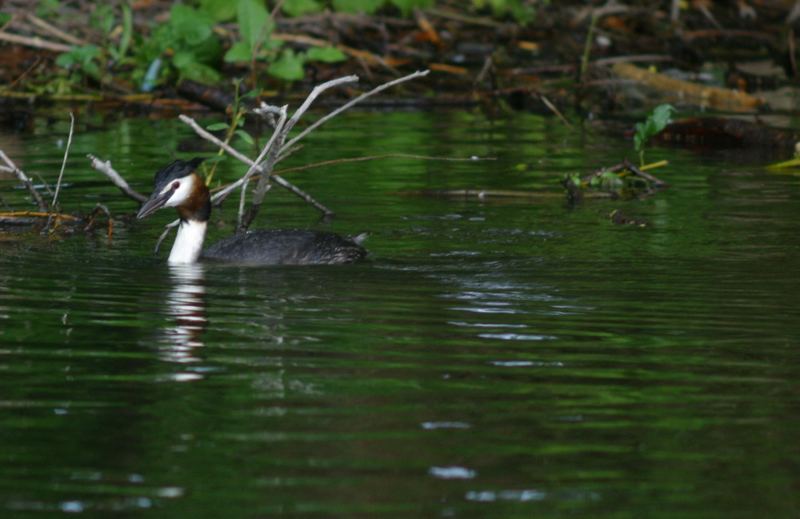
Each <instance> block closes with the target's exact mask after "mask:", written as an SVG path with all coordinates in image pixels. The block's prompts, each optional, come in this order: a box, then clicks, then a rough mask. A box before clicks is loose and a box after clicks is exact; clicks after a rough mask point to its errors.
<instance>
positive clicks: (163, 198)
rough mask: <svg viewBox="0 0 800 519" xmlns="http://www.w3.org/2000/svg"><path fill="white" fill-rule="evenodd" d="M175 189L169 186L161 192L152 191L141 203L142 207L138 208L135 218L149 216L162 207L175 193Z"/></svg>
mask: <svg viewBox="0 0 800 519" xmlns="http://www.w3.org/2000/svg"><path fill="white" fill-rule="evenodd" d="M175 189H176V188H174V187H171V188H170V189H169V190H167V191H164V192H163V193H159V192H158V191H156V192H155V193H153V194H152V195H151V196H150V198H148V199H147V201H146V202H145V203H144V204H142V208H141V209H139V212H138V213H137V214H136V218H138V219H140V220H141V219H142V218H145V217H147V216H150V215H151V214H153V213H155V212H156V211H158V210H159V209H161V208H162V207H164V204H166V203H167V200H169V199H170V197H171V196H172V194H173V193H175Z"/></svg>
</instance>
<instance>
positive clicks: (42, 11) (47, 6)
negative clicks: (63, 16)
mask: <svg viewBox="0 0 800 519" xmlns="http://www.w3.org/2000/svg"><path fill="white" fill-rule="evenodd" d="M60 4H61V2H60V1H59V0H39V2H37V5H36V15H37V16H38V17H39V18H49V17H50V16H51V15H53V16H54V15H57V14H58V8H59V7H60Z"/></svg>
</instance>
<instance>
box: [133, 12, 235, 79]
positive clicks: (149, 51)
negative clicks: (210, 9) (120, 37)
mask: <svg viewBox="0 0 800 519" xmlns="http://www.w3.org/2000/svg"><path fill="white" fill-rule="evenodd" d="M213 26H214V18H213V17H212V16H211V15H210V14H209V13H207V12H205V11H202V10H198V9H194V8H192V7H188V6H186V5H182V4H175V5H173V6H172V9H171V10H170V19H169V22H168V23H165V24H163V25H159V26H158V27H156V28H155V30H153V32H152V34H151V35H150V37H149V38H148V39H147V40H145V41H143V42H141V46H140V47H139V51H138V53H137V61H138V63H139V64H140V65H141V67H140V68H139V69H138V70H137V72H136V74H135V76H137V77H138V79H139V80H141V79H142V78H143V77H144V73H145V72H144V71H145V70H146V69H147V67H149V66H150V64H151V63H152V62H153V61H154V60H156V59H160V58H162V57H163V56H165V55H166V56H170V55H171V57H172V59H170V60H165V63H167V64H168V66H167V67H162V69H161V72H160V77H159V80H161V81H163V80H164V79H165V78H166V77H167V76H168V75H169V74H171V73H175V72H177V74H178V76H179V77H180V78H187V79H192V80H195V81H199V82H201V83H214V82H217V81H219V80H220V78H221V76H220V73H219V72H218V71H217V69H216V68H215V66H214V65H216V62H217V60H218V59H219V56H220V54H221V52H222V49H221V46H220V43H219V41H218V40H217V38H216V36H215V35H214V33H213V32H212V29H213Z"/></svg>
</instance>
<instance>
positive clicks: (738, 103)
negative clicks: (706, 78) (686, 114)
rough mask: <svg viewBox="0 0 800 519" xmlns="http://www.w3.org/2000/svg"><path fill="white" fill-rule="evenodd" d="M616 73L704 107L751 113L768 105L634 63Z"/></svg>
mask: <svg viewBox="0 0 800 519" xmlns="http://www.w3.org/2000/svg"><path fill="white" fill-rule="evenodd" d="M612 70H613V71H614V73H615V74H616V75H618V76H619V77H621V78H624V79H630V80H633V81H636V82H638V83H641V84H643V85H645V86H648V87H650V88H653V89H656V90H658V91H659V92H663V93H665V94H667V95H668V96H670V97H674V98H677V99H679V100H681V101H682V102H686V103H692V104H696V105H698V106H702V107H710V108H716V109H718V110H732V111H736V112H749V111H754V110H755V109H756V108H758V107H759V106H761V105H762V104H764V100H763V99H760V98H758V97H754V96H751V95H750V94H747V93H745V92H739V91H738V90H730V89H727V88H719V87H713V86H706V85H700V84H697V83H692V82H690V81H683V80H681V79H675V78H672V77H669V76H666V75H664V74H660V73H658V72H651V71H649V70H647V69H644V68H640V67H637V66H636V65H631V64H630V63H615V64H614V66H613V67H612Z"/></svg>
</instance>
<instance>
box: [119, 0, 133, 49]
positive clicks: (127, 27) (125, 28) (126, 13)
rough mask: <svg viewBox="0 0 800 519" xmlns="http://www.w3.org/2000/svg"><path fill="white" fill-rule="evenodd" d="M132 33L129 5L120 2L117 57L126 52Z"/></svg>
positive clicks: (131, 17) (131, 15)
mask: <svg viewBox="0 0 800 519" xmlns="http://www.w3.org/2000/svg"><path fill="white" fill-rule="evenodd" d="M132 34H133V13H132V12H131V6H130V5H128V4H122V36H121V37H120V39H119V51H118V52H119V57H120V58H123V57H125V54H126V53H127V52H128V47H130V44H131V35H132Z"/></svg>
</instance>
